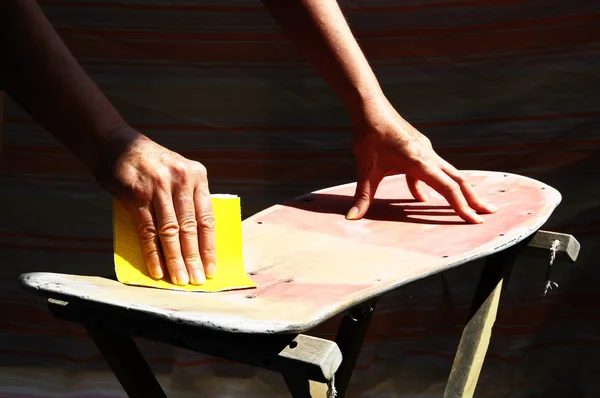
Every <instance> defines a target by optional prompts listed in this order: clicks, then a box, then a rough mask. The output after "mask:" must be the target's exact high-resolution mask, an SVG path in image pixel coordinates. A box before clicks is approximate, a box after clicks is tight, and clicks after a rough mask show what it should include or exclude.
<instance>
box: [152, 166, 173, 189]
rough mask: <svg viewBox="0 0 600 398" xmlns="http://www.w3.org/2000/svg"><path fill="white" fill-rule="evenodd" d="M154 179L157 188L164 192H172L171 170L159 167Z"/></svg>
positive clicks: (155, 171)
mask: <svg viewBox="0 0 600 398" xmlns="http://www.w3.org/2000/svg"><path fill="white" fill-rule="evenodd" d="M152 177H153V178H152V180H153V181H154V184H155V185H156V187H157V188H159V189H163V190H170V186H171V173H170V172H169V169H167V168H166V167H159V168H157V169H156V170H154V173H153V175H152Z"/></svg>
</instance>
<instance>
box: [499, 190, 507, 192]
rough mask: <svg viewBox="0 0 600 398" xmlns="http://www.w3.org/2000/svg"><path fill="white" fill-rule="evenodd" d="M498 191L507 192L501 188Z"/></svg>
mask: <svg viewBox="0 0 600 398" xmlns="http://www.w3.org/2000/svg"><path fill="white" fill-rule="evenodd" d="M498 192H506V190H505V189H499V190H498Z"/></svg>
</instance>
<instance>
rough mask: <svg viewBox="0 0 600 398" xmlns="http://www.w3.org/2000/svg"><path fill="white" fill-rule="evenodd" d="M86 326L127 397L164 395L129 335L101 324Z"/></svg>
mask: <svg viewBox="0 0 600 398" xmlns="http://www.w3.org/2000/svg"><path fill="white" fill-rule="evenodd" d="M85 327H86V329H87V331H88V333H89V334H90V336H91V337H92V340H94V343H96V346H97V347H98V349H99V350H100V352H101V353H102V356H104V358H105V359H106V362H108V366H110V368H111V370H112V371H113V373H114V374H115V376H116V377H117V380H119V383H121V386H123V389H124V390H125V392H126V393H127V395H128V396H129V397H130V398H166V397H167V396H166V395H165V393H164V391H163V389H162V388H161V386H160V384H159V383H158V381H157V380H156V378H155V377H154V374H153V373H152V370H151V369H150V367H149V366H148V363H147V362H146V360H145V359H144V357H143V356H142V353H141V352H140V351H139V349H138V347H137V345H136V344H135V342H134V341H133V339H132V338H131V336H129V335H127V334H125V333H120V332H118V331H115V330H112V329H108V328H106V327H104V326H103V325H102V324H87V325H85Z"/></svg>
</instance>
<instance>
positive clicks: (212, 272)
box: [206, 263, 217, 279]
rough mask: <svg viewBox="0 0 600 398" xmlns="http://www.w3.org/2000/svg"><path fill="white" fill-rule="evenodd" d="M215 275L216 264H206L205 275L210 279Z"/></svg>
mask: <svg viewBox="0 0 600 398" xmlns="http://www.w3.org/2000/svg"><path fill="white" fill-rule="evenodd" d="M215 276H217V266H216V265H214V264H213V263H210V264H208V265H207V266H206V277H207V278H209V279H212V278H214V277H215Z"/></svg>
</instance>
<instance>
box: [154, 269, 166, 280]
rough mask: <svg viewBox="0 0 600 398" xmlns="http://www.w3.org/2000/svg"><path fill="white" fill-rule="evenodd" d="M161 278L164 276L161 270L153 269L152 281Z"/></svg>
mask: <svg viewBox="0 0 600 398" xmlns="http://www.w3.org/2000/svg"><path fill="white" fill-rule="evenodd" d="M163 276H164V275H163V272H162V270H161V269H160V268H159V269H155V270H154V271H152V277H153V278H154V279H162V277H163Z"/></svg>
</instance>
